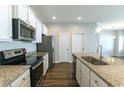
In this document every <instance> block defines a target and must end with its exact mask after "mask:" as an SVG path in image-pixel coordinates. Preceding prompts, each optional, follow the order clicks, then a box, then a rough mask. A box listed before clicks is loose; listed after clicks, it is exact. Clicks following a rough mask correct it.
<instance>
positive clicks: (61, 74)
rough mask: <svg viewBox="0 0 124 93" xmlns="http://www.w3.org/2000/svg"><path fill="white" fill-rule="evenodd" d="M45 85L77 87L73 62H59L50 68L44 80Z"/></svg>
mask: <svg viewBox="0 0 124 93" xmlns="http://www.w3.org/2000/svg"><path fill="white" fill-rule="evenodd" d="M42 83H43V85H42V86H43V87H77V86H78V83H77V81H76V80H75V79H73V76H72V64H71V63H58V64H55V65H54V67H53V68H52V69H49V70H48V72H47V74H46V76H45V78H44V80H43V82H42Z"/></svg>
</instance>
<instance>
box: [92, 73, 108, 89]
mask: <svg viewBox="0 0 124 93" xmlns="http://www.w3.org/2000/svg"><path fill="white" fill-rule="evenodd" d="M91 80H92V81H93V82H94V83H95V84H96V85H97V86H98V87H108V84H106V83H105V82H104V81H103V80H102V79H101V78H99V77H98V76H97V75H96V74H95V73H94V72H91Z"/></svg>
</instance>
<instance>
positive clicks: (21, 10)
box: [17, 5, 28, 22]
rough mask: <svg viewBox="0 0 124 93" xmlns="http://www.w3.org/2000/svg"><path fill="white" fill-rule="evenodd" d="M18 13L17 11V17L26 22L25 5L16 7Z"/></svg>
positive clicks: (26, 12)
mask: <svg viewBox="0 0 124 93" xmlns="http://www.w3.org/2000/svg"><path fill="white" fill-rule="evenodd" d="M17 8H18V11H17V16H18V18H20V19H22V20H23V21H25V22H28V11H27V9H28V7H27V6H25V5H18V6H17Z"/></svg>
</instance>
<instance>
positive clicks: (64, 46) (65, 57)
mask: <svg viewBox="0 0 124 93" xmlns="http://www.w3.org/2000/svg"><path fill="white" fill-rule="evenodd" d="M68 40H69V38H68V33H67V32H62V33H60V35H59V62H69V41H68Z"/></svg>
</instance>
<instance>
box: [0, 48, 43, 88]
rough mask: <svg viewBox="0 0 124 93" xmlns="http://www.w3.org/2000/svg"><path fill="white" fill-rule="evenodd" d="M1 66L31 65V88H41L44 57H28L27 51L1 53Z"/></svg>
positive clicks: (17, 50)
mask: <svg viewBox="0 0 124 93" xmlns="http://www.w3.org/2000/svg"><path fill="white" fill-rule="evenodd" d="M0 65H31V68H30V75H31V86H32V87H36V86H39V84H40V81H41V79H42V77H43V57H42V56H41V57H40V56H37V55H30V56H28V57H26V49H22V48H21V49H12V50H5V51H0Z"/></svg>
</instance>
